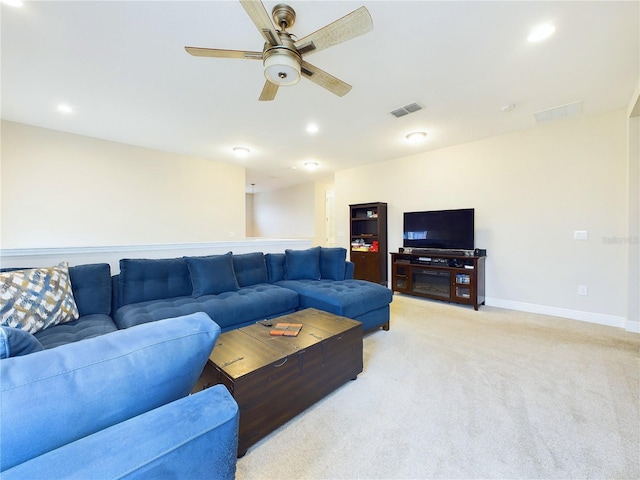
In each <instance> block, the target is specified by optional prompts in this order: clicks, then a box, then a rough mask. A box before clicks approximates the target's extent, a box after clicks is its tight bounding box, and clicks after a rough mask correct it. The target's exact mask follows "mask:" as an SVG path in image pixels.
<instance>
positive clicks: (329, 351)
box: [194, 309, 363, 456]
mask: <svg viewBox="0 0 640 480" xmlns="http://www.w3.org/2000/svg"><path fill="white" fill-rule="evenodd" d="M277 322H291V323H302V325H303V327H302V330H301V331H300V333H299V334H298V336H296V337H274V336H271V335H269V331H270V330H271V328H270V327H265V326H263V325H261V324H259V323H258V324H255V325H251V326H248V327H244V328H240V329H237V330H231V331H229V332H226V333H223V334H222V335H220V337H219V339H218V342H217V343H216V345H215V347H214V349H213V352H212V354H211V356H210V357H209V361H208V362H207V365H206V366H205V368H204V371H203V373H202V376H201V377H200V380H199V382H198V384H197V385H196V387H195V388H194V390H199V389H202V388H207V387H208V386H211V385H215V384H218V383H222V384H224V385H225V386H226V387H227V388H228V389H229V391H230V392H231V394H232V395H233V397H234V398H235V400H236V402H238V406H239V408H240V431H239V445H238V456H242V455H244V454H245V453H246V451H247V449H248V448H249V447H250V446H251V445H253V444H254V443H256V442H257V441H258V440H260V439H261V438H263V437H264V436H266V435H267V434H269V433H271V432H272V431H273V430H275V429H276V428H278V427H279V426H281V425H283V424H284V423H285V422H287V421H288V420H290V419H291V418H293V417H294V416H296V415H297V414H299V413H301V412H302V411H304V410H305V409H306V408H308V407H309V406H311V405H313V404H314V403H315V402H317V401H318V400H320V399H321V398H323V397H325V396H326V395H327V394H329V393H331V392H332V391H333V390H335V389H336V388H338V387H339V386H341V385H342V384H344V383H346V382H347V381H348V380H354V379H355V378H356V377H357V376H358V374H359V373H360V372H362V368H363V363H362V324H361V323H360V322H357V321H355V320H351V319H348V318H345V317H340V316H337V315H333V314H331V313H327V312H324V311H321V310H316V309H307V310H302V311H299V312H295V313H293V314H290V315H285V316H282V317H278V318H277V319H274V320H273V323H274V324H275V323H277Z"/></svg>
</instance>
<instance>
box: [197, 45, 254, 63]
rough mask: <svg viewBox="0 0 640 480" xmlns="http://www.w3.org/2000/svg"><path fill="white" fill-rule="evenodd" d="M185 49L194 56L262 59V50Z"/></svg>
mask: <svg viewBox="0 0 640 480" xmlns="http://www.w3.org/2000/svg"><path fill="white" fill-rule="evenodd" d="M184 49H185V50H186V51H187V53H188V54H190V55H193V56H194V57H215V58H246V59H247V60H262V52H247V51H244V50H222V49H219V48H200V47H184Z"/></svg>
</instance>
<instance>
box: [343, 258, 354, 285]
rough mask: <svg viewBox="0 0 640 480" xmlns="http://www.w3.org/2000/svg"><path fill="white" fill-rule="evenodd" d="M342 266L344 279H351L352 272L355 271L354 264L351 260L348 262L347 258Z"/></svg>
mask: <svg viewBox="0 0 640 480" xmlns="http://www.w3.org/2000/svg"><path fill="white" fill-rule="evenodd" d="M345 263H346V265H345V268H344V279H345V280H352V279H353V273H354V272H355V268H356V264H355V263H353V262H350V261H349V260H347V261H346V262H345Z"/></svg>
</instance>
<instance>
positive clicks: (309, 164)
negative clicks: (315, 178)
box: [304, 162, 318, 170]
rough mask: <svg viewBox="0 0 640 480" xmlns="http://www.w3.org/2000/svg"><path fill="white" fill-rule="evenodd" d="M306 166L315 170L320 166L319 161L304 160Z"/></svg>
mask: <svg viewBox="0 0 640 480" xmlns="http://www.w3.org/2000/svg"><path fill="white" fill-rule="evenodd" d="M304 166H305V168H306V169H307V170H315V169H316V168H318V162H304Z"/></svg>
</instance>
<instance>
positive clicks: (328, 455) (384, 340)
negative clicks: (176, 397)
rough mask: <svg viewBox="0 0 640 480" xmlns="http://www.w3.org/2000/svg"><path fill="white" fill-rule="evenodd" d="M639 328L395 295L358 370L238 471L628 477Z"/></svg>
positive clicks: (635, 469)
mask: <svg viewBox="0 0 640 480" xmlns="http://www.w3.org/2000/svg"><path fill="white" fill-rule="evenodd" d="M639 357H640V335H637V334H632V333H628V332H625V331H624V330H621V329H616V328H611V327H604V326H600V325H593V324H589V323H584V322H579V321H573V320H565V319H560V318H556V317H547V316H542V315H534V314H527V313H522V312H514V311H510V310H504V309H498V308H492V307H481V308H480V310H479V311H478V312H475V311H473V309H472V308H468V307H464V306H458V305H449V304H446V303H442V302H433V301H429V300H423V299H418V298H414V297H408V296H402V295H396V296H395V297H394V301H393V303H392V313H391V330H390V331H388V332H384V331H377V332H374V333H372V334H369V335H366V336H365V339H364V360H365V362H364V372H363V373H362V374H360V376H359V377H358V379H357V380H355V381H353V382H349V383H348V384H346V385H344V386H342V387H341V388H340V389H338V390H337V391H335V392H334V393H332V394H331V395H329V396H328V397H326V398H325V399H323V400H322V401H320V402H318V403H317V404H315V405H314V406H313V407H311V408H310V409H308V410H307V411H306V412H304V413H302V414H301V415H299V416H298V417H296V418H295V419H293V420H291V421H290V422H288V423H287V424H286V425H284V426H283V427H281V428H280V429H278V430H276V431H275V432H273V433H272V434H271V435H269V436H268V437H266V438H265V439H263V440H262V441H260V442H259V443H257V444H256V445H254V446H253V447H251V448H250V449H249V451H248V453H247V454H246V455H245V457H243V458H242V459H240V460H238V470H237V479H238V480H247V479H342V478H343V479H351V478H353V479H356V478H357V479H360V478H362V479H365V478H371V479H373V478H377V479H386V478H389V479H391V478H416V479H417V478H446V479H458V478H504V479H512V478H540V479H552V478H565V479H582V478H597V479H638V478H640V412H639V410H640V407H639V384H640V378H639V377H640V358H639Z"/></svg>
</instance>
